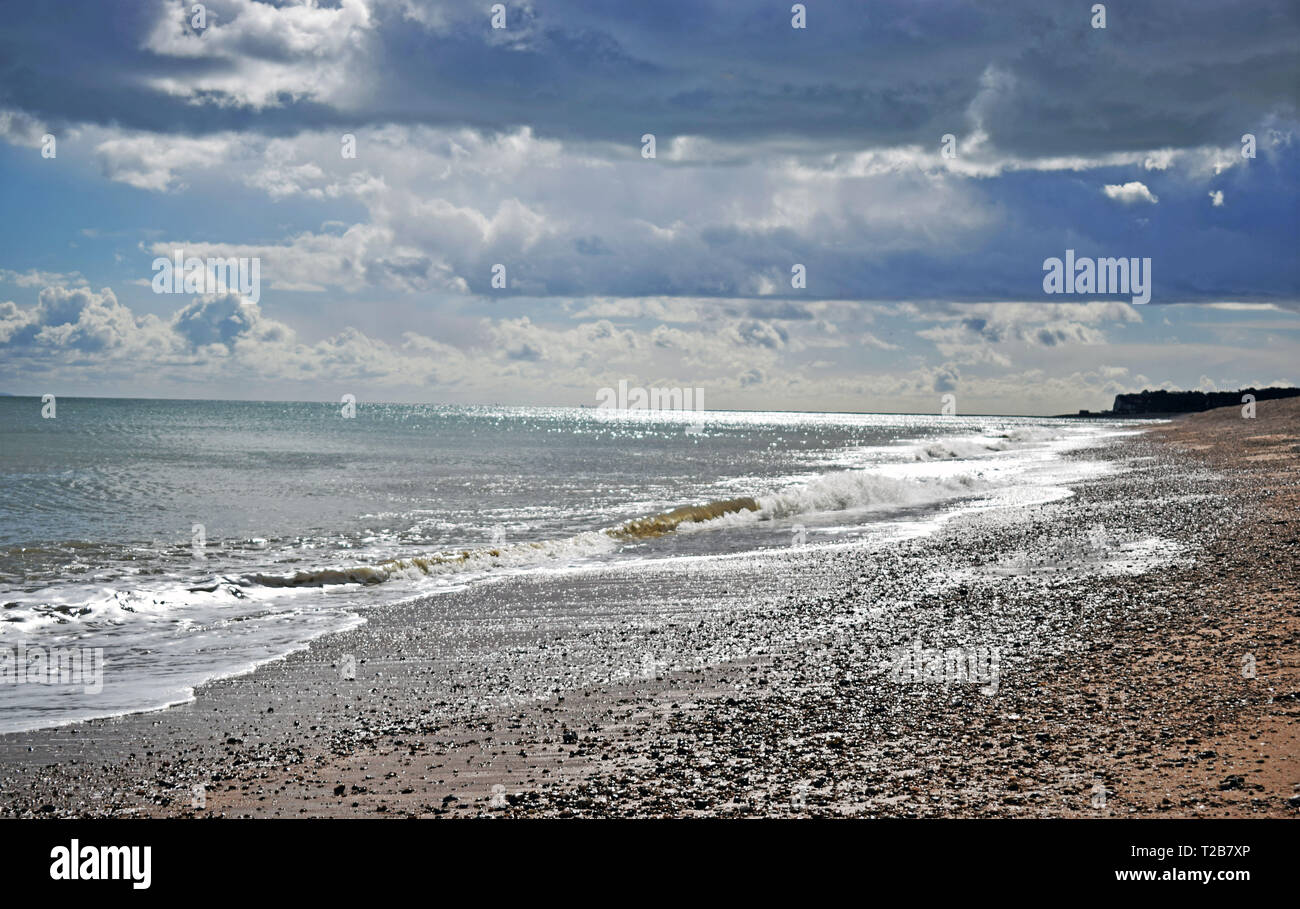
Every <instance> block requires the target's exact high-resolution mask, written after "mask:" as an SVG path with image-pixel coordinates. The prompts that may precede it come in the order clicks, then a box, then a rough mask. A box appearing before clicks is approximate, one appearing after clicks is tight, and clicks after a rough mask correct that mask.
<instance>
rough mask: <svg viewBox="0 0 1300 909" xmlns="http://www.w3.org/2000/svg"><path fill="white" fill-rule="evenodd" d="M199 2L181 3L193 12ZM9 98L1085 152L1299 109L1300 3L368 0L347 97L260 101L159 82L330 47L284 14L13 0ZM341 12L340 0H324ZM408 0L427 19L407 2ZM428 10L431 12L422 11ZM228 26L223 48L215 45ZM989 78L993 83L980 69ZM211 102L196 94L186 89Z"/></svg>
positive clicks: (1216, 137)
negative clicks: (500, 7) (190, 29)
mask: <svg viewBox="0 0 1300 909" xmlns="http://www.w3.org/2000/svg"><path fill="white" fill-rule="evenodd" d="M189 5H190V4H188V3H187V4H185V6H186V8H188V7H189ZM5 6H6V8H5V10H4V16H5V21H6V27H5V29H4V30H3V31H2V32H0V106H6V107H9V108H13V109H17V110H21V111H25V112H27V113H30V114H33V115H35V116H38V117H40V118H41V119H43V120H45V121H46V122H49V123H51V124H54V125H55V126H59V125H68V124H75V123H81V122H86V123H98V124H115V125H118V126H122V127H126V128H133V129H143V130H151V131H157V132H178V133H185V134H190V135H193V134H199V133H206V132H211V131H218V130H253V131H257V132H262V133H266V134H276V135H283V134H291V133H294V132H296V131H299V130H301V129H304V128H319V127H326V126H350V127H360V126H364V125H373V124H380V123H427V124H438V125H468V126H473V127H477V128H484V129H489V130H507V129H511V128H514V127H516V126H518V125H521V124H529V125H531V126H532V127H533V128H534V130H535V131H536V132H537V134H538V135H542V136H554V137H559V138H565V139H571V138H583V139H600V140H614V141H618V142H628V143H635V142H636V141H637V140H638V139H639V137H640V136H641V134H642V133H644V132H654V133H656V134H657V135H660V136H673V135H700V136H707V137H715V138H721V139H728V140H749V141H759V140H776V139H787V140H788V139H792V138H793V139H797V140H800V141H820V142H826V143H832V144H833V143H844V144H851V145H862V144H884V145H890V144H902V143H917V142H920V143H924V144H926V145H931V144H935V143H936V142H937V141H938V137H939V136H940V135H942V134H943V133H947V132H951V133H954V134H958V135H961V134H963V133H966V132H968V131H969V130H971V129H972V128H973V127H974V126H975V125H976V124H975V123H973V122H972V120H971V117H972V116H974V117H977V118H978V119H979V120H980V121H981V124H982V126H983V128H984V130H986V131H987V132H988V133H989V135H990V136H991V137H992V142H993V143H994V144H995V145H996V146H997V147H998V148H1000V149H1003V150H1005V151H1008V152H1012V153H1016V154H1021V155H1041V154H1073V155H1078V154H1089V153H1097V152H1102V151H1111V150H1125V149H1134V148H1151V147H1164V146H1172V147H1185V146H1193V145H1201V144H1217V145H1222V144H1224V143H1225V142H1227V141H1231V140H1232V139H1234V138H1236V137H1237V136H1239V135H1240V134H1241V132H1243V131H1244V128H1245V126H1249V125H1250V124H1252V123H1255V122H1257V121H1258V120H1259V119H1260V118H1262V117H1265V116H1267V115H1268V114H1270V113H1276V114H1279V115H1281V116H1284V117H1294V115H1295V112H1296V109H1297V91H1298V89H1297V86H1298V85H1300V63H1298V59H1300V57H1298V55H1297V54H1296V51H1295V48H1296V45H1297V38H1298V37H1300V4H1296V3H1294V2H1292V0H1254V2H1247V3H1243V4H1231V5H1230V4H1226V3H1222V2H1205V0H1192V2H1179V3H1168V2H1159V3H1157V2H1137V3H1128V2H1126V3H1111V4H1109V5H1108V21H1107V28H1106V29H1104V30H1100V29H1093V28H1092V27H1091V26H1090V24H1089V19H1090V18H1091V13H1090V11H1089V7H1090V6H1091V4H1089V3H1085V2H1078V3H1052V4H1043V3H1041V2H1010V3H1007V2H1004V3H998V4H981V5H979V6H978V7H977V6H976V5H974V4H958V3H952V2H936V3H926V4H917V3H915V2H914V0H898V2H881V3H866V4H858V3H849V4H819V3H809V4H807V6H808V7H809V9H808V28H807V29H806V30H794V29H791V28H790V12H789V7H790V4H789V3H784V2H783V3H771V2H763V3H757V2H747V3H741V2H735V0H728V2H701V0H690V2H678V0H671V2H656V3H603V4H592V3H584V2H576V0H555V2H545V3H538V4H534V5H532V6H531V7H530V8H529V9H530V10H531V14H530V13H529V11H528V10H525V9H523V8H521V7H517V6H513V5H510V4H507V6H508V8H509V11H508V21H509V24H510V29H508V30H507V31H505V32H500V31H494V30H492V29H491V28H490V27H489V25H488V12H487V7H488V4H486V3H459V2H458V3H450V4H421V3H416V2H413V3H410V4H405V3H398V2H386V0H378V2H374V3H372V4H369V5H368V9H367V11H366V13H367V15H366V23H365V26H364V27H363V28H360V29H358V34H357V40H356V41H355V42H352V43H350V44H349V46H348V49H347V53H346V55H344V54H343V53H342V52H340V53H339V54H338V59H337V62H338V63H339V65H340V66H343V67H344V69H345V72H344V73H343V74H342V75H343V77H344V82H345V83H346V84H347V86H348V91H347V93H346V100H343V95H338V96H336V97H333V98H325V97H323V95H319V94H318V95H316V96H313V95H312V94H311V91H310V89H311V86H310V85H304V86H303V89H304V91H305V92H306V93H305V94H304V93H300V94H298V96H297V97H296V99H295V98H294V97H291V96H290V94H289V93H287V92H286V93H284V94H283V95H281V96H280V97H279V102H280V103H279V104H278V105H277V106H273V107H263V108H261V109H255V108H254V107H251V106H249V105H247V104H244V103H242V101H243V100H244V99H240V98H238V97H232V96H231V95H230V94H229V93H226V92H222V91H219V90H212V91H207V92H204V93H201V94H192V95H184V94H181V95H177V94H166V93H164V92H163V91H161V90H160V89H158V88H157V87H156V86H157V82H158V80H162V79H168V80H172V82H173V83H175V84H179V85H182V86H183V85H186V84H198V83H199V82H200V81H201V80H203V79H208V78H212V77H214V76H222V75H229V76H235V77H237V76H239V75H241V74H250V75H249V77H250V78H255V76H254V75H252V74H253V73H255V72H257V71H258V69H257V68H258V67H267V66H287V67H292V66H294V65H297V64H305V63H319V64H322V65H329V64H330V62H331V61H330V56H329V54H328V53H325V52H323V51H322V48H321V47H320V46H317V45H313V44H312V43H311V42H310V41H307V42H303V41H296V40H291V39H290V37H285V36H283V35H282V32H283V31H284V29H283V28H279V27H271V28H268V29H247V28H245V29H242V30H240V29H237V28H236V26H238V25H239V18H240V17H241V16H251V15H252V13H251V12H250V11H249V8H246V7H244V6H243V5H242V4H238V3H233V2H223V0H214V2H211V3H209V4H208V9H209V11H210V16H211V24H210V29H209V35H205V38H204V40H207V39H208V37H209V36H210V35H211V34H213V30H215V29H232V30H233V31H232V33H235V34H237V39H236V40H230V41H226V42H225V43H223V44H221V50H222V52H221V54H220V55H215V56H180V55H168V54H166V53H159V52H155V51H152V50H148V49H146V44H147V38H148V36H150V35H151V34H152V33H153V32H154V31H155V29H156V27H157V25H158V22H159V21H160V19H163V18H165V17H171V18H177V19H178V18H179V17H180V16H181V7H180V6H179V5H174V4H168V3H165V2H163V0H147V2H139V0H108V2H105V0H67V2H59V3H38V2H32V3H16V2H8V3H6V4H5ZM322 6H328V7H335V6H337V4H322ZM410 10H413V11H414V15H408V11H410ZM422 20H423V21H422ZM214 43H215V42H214ZM990 72H991V73H993V74H994V75H993V76H992V77H990V76H989V73H990ZM196 102H197V103H196Z"/></svg>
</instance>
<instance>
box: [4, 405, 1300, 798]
mask: <svg viewBox="0 0 1300 909" xmlns="http://www.w3.org/2000/svg"><path fill="white" fill-rule="evenodd" d="M1257 408H1258V409H1257V417H1256V419H1253V420H1246V419H1242V417H1241V414H1240V412H1239V409H1238V408H1225V409H1223V410H1221V411H1211V412H1208V413H1205V414H1197V415H1194V416H1191V417H1188V418H1185V419H1180V420H1178V421H1176V422H1174V423H1172V424H1168V425H1166V426H1162V427H1159V428H1157V429H1154V430H1152V431H1149V432H1147V433H1145V434H1143V435H1141V436H1138V437H1132V438H1128V439H1124V440H1121V441H1118V442H1115V443H1112V444H1108V445H1106V446H1104V447H1102V448H1097V449H1089V450H1086V451H1083V452H1080V453H1077V454H1076V455H1073V457H1076V458H1079V459H1081V460H1094V459H1104V460H1120V461H1123V462H1126V463H1127V464H1128V466H1129V468H1130V469H1128V470H1127V471H1125V472H1122V473H1119V474H1117V475H1113V476H1099V477H1097V478H1094V479H1089V480H1084V481H1080V482H1079V483H1077V484H1075V485H1073V487H1072V488H1073V489H1074V492H1075V495H1074V496H1073V497H1072V498H1071V499H1068V500H1063V501H1058V502H1052V503H1048V504H1044V505H1037V506H1030V507H1027V508H1021V509H1002V510H994V511H987V512H983V513H976V514H970V515H962V516H959V517H956V518H953V519H952V520H950V521H948V522H947V523H946V524H945V525H944V526H943V527H942V528H941V529H940V530H939V531H938V532H937V533H936V534H935V535H933V536H929V537H925V538H920V539H915V540H911V541H908V542H905V543H902V544H898V545H894V546H891V547H889V548H886V549H879V550H867V549H862V548H851V547H842V548H830V549H820V548H819V549H809V548H793V549H790V550H788V551H786V552H783V553H780V554H778V555H777V558H778V559H779V563H780V564H779V566H778V568H777V570H772V567H771V564H770V559H765V560H763V561H762V562H761V566H762V567H761V570H760V568H759V567H758V566H759V564H760V563H756V562H753V561H750V560H746V559H744V558H734V559H725V560H719V561H718V562H716V563H714V562H711V561H701V562H692V561H689V560H688V561H674V562H669V563H665V564H662V565H651V566H645V567H641V568H638V569H636V570H635V572H634V574H633V576H631V577H629V574H628V570H627V569H624V568H620V569H602V570H593V571H588V572H583V573H580V574H576V575H558V576H557V575H550V576H547V575H539V576H536V577H532V578H528V579H515V580H510V581H502V582H499V583H495V584H488V585H482V586H479V587H476V588H472V589H469V590H466V591H461V592H458V593H453V594H448V595H445V596H442V597H436V598H432V599H429V600H424V601H420V602H416V603H410V604H397V605H391V606H385V607H380V608H377V609H373V610H369V611H367V613H366V617H367V619H368V621H367V623H366V624H365V625H363V626H361V627H360V628H357V629H354V630H352V631H348V632H344V633H341V634H337V635H331V636H328V637H326V638H322V639H319V640H317V641H316V642H314V643H313V644H312V646H311V647H310V648H309V649H308V650H305V651H303V652H300V653H297V654H294V655H293V656H291V657H289V658H287V659H285V660H282V661H279V662H276V663H273V664H269V665H267V666H263V667H261V668H259V669H258V670H257V671H255V672H253V673H251V674H249V675H246V676H243V677H240V678H236V679H227V680H224V681H221V682H217V683H214V684H211V685H207V686H204V687H203V688H201V689H199V691H198V692H197V699H196V700H195V701H194V702H193V703H191V704H188V705H185V706H182V707H178V708H172V709H169V710H166V711H159V712H156V713H152V714H142V715H134V716H129V717H124V718H120V719H116V720H111V721H95V722H91V723H80V724H76V725H73V726H68V727H63V728H60V729H53V730H43V731H39V732H35V733H25V734H11V735H5V736H0V813H3V814H4V815H10V816H13V815H17V816H33V815H34V816H47V817H48V816H103V815H113V816H121V815H133V814H134V815H163V816H171V815H186V816H245V815H251V816H307V815H312V816H317V815H328V816H349V815H362V816H376V815H388V816H410V815H415V816H441V817H467V816H481V815H494V816H583V817H590V816H624V815H630V816H682V815H710V816H712V815H727V816H732V815H755V816H781V817H796V816H818V815H836V816H838V815H849V816H862V817H872V816H890V817H897V816H904V817H911V816H962V817H985V816H1063V815H1064V816H1069V815H1077V816H1090V817H1091V816H1101V817H1107V816H1112V817H1113V816H1197V815H1204V816H1272V817H1293V816H1295V815H1296V813H1297V810H1300V788H1298V787H1300V738H1298V734H1300V725H1297V718H1298V717H1300V666H1298V659H1297V645H1298V644H1300V568H1298V567H1297V565H1298V564H1300V507H1298V506H1300V501H1298V499H1300V486H1298V485H1297V480H1298V479H1300V472H1298V471H1297V463H1298V462H1300V401H1296V400H1290V401H1268V402H1261V403H1260V404H1258V405H1257ZM647 589H654V590H655V591H656V597H657V599H658V598H659V597H664V596H665V595H666V596H667V599H668V605H666V606H664V605H656V606H655V607H654V608H653V609H651V608H650V607H648V606H646V604H645V603H644V597H643V596H642V595H641V591H644V590H647ZM593 603H599V604H601V607H600V608H601V609H602V610H603V611H604V612H603V613H602V614H601V615H596V614H595V613H593V611H592V609H593V607H592V605H591V604H593ZM503 604H513V605H512V606H511V607H510V608H513V609H516V610H517V609H519V608H525V609H532V610H535V612H536V617H537V620H536V622H535V623H533V624H532V625H530V626H529V627H530V628H531V630H530V631H528V632H527V633H521V632H520V631H518V627H517V625H515V626H511V628H513V629H514V630H512V631H510V632H509V633H506V632H502V633H501V634H500V635H499V636H498V637H496V638H492V637H491V628H492V623H491V621H490V620H489V621H485V620H483V619H482V618H481V617H482V616H489V617H491V616H493V615H497V614H500V612H501V610H502V609H504V608H506V607H505V606H504V605H503ZM520 604H524V605H523V606H522V607H521V606H520ZM430 609H436V610H442V611H444V612H445V613H446V614H450V615H453V616H457V615H463V616H464V617H465V621H466V622H469V621H476V622H479V623H481V624H484V627H485V629H486V630H485V631H484V635H485V636H484V638H483V642H482V643H483V648H482V649H479V650H477V651H475V652H473V653H470V652H463V651H461V650H459V649H452V650H448V648H447V646H446V642H444V641H442V640H439V639H438V636H437V635H436V634H434V633H433V632H431V631H430V628H429V626H428V625H427V624H422V622H421V616H422V614H423V615H427V610H430ZM611 612H612V613H613V614H614V615H615V616H616V617H617V620H616V621H611V620H610V618H609V613H611ZM502 627H503V628H504V627H505V626H504V625H503V626H502ZM913 645H915V646H917V647H920V648H922V650H923V651H925V652H935V653H941V652H945V651H957V652H963V653H970V652H982V653H987V652H989V651H990V650H996V652H997V653H998V655H999V659H998V672H997V678H996V683H995V684H989V683H988V682H989V680H988V679H987V678H984V679H979V680H977V681H974V682H972V681H960V680H958V681H952V680H948V681H944V680H935V679H931V680H929V681H927V680H925V679H914V678H909V677H907V676H906V675H903V676H900V675H899V674H898V673H896V672H895V673H891V672H889V671H887V667H888V665H889V663H890V661H891V660H893V659H894V658H895V657H896V655H897V650H896V648H899V647H911V646H913ZM353 661H354V662H355V678H347V677H346V676H347V675H349V673H348V672H347V671H345V669H346V668H347V667H350V666H351V665H352V662H353ZM575 666H576V667H584V668H583V669H581V671H579V670H578V669H575V668H574V667H575ZM593 666H594V667H596V668H597V670H598V671H596V672H594V673H593V672H592V670H591V667H593ZM602 679H605V681H602ZM608 679H613V681H608ZM196 785H201V786H202V787H203V789H202V790H201V792H202V807H195V805H196V798H195V790H194V788H193V787H194V786H196Z"/></svg>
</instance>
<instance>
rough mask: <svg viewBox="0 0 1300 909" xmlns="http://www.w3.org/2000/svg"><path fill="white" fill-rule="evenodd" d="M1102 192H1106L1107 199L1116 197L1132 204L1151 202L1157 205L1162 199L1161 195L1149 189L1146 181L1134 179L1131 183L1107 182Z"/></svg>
mask: <svg viewBox="0 0 1300 909" xmlns="http://www.w3.org/2000/svg"><path fill="white" fill-rule="evenodd" d="M1102 192H1104V193H1105V194H1106V198H1107V199H1114V200H1116V201H1117V202H1123V203H1124V204H1125V205H1132V204H1133V203H1135V202H1149V203H1150V204H1152V205H1155V204H1156V203H1157V202H1159V201H1160V199H1159V197H1157V196H1156V195H1155V194H1153V193H1152V192H1151V190H1149V189H1147V187H1146V184H1145V183H1140V182H1139V181H1137V180H1134V181H1133V182H1131V183H1124V184H1122V185H1121V184H1117V183H1111V184H1107V185H1106V186H1105V187H1104V188H1103V189H1102Z"/></svg>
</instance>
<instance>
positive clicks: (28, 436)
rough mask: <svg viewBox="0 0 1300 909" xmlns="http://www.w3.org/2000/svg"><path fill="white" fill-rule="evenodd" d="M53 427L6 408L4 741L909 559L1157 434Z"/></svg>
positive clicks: (234, 424) (765, 422) (975, 420)
mask: <svg viewBox="0 0 1300 909" xmlns="http://www.w3.org/2000/svg"><path fill="white" fill-rule="evenodd" d="M49 410H50V409H49V408H47V407H45V406H44V405H43V404H42V401H41V399H39V398H26V397H6V398H0V477H2V478H3V487H4V495H3V498H0V732H15V731H22V730H30V729H35V728H41V727H47V726H55V725H61V724H65V723H69V722H74V721H77V720H83V719H89V718H92V717H104V716H114V715H121V714H124V713H131V712H136V711H142V710H151V709H158V708H161V707H165V706H168V705H172V704H177V703H182V702H184V701H186V700H189V699H191V698H192V696H193V690H194V688H195V687H196V686H197V685H199V684H201V683H203V682H205V681H208V680H212V679H219V678H224V677H229V676H233V675H238V674H241V673H245V672H248V671H250V670H251V669H253V668H255V667H257V666H258V665H260V664H262V663H264V662H266V661H269V660H275V659H280V658H283V657H284V656H286V655H287V654H290V653H292V652H294V651H295V650H299V649H302V648H303V647H306V646H308V645H309V644H310V642H311V641H312V640H313V639H315V638H317V637H319V636H320V635H324V634H329V633H331V632H337V631H340V630H343V629H346V628H350V627H354V626H356V625H358V624H360V623H362V622H364V621H365V617H366V612H367V610H368V609H370V608H372V607H373V606H375V605H376V604H381V603H388V602H393V601H398V600H403V601H416V600H421V599H422V598H428V602H431V603H432V602H436V600H435V599H434V598H436V597H437V596H438V595H439V594H444V593H447V592H449V591H455V590H460V589H463V588H465V587H466V586H468V585H474V584H491V583H500V582H501V581H502V580H504V579H507V578H511V577H514V576H518V575H522V574H528V573H539V572H544V573H550V574H556V573H564V572H581V571H586V570H590V569H591V568H592V566H601V565H611V564H630V563H635V562H645V561H648V560H657V559H669V558H681V557H683V556H690V557H692V558H695V559H710V558H726V557H732V556H734V555H735V554H737V553H749V554H751V555H752V556H753V558H754V560H756V561H755V563H756V564H760V565H761V563H762V559H763V557H764V554H765V553H775V552H779V551H783V550H785V549H787V548H789V547H792V546H802V547H818V546H865V545H871V546H888V545H891V544H893V543H895V542H897V541H900V540H905V539H908V538H911V537H915V536H917V535H922V534H927V533H932V532H934V530H935V528H936V527H938V526H940V525H941V524H942V522H943V521H944V520H947V519H948V518H949V517H951V516H952V515H954V514H960V513H962V512H963V511H968V510H971V509H987V508H1017V507H1024V506H1025V505H1029V504H1034V503H1040V502H1047V501H1052V500H1054V499H1059V498H1063V497H1067V496H1069V495H1070V491H1069V489H1068V484H1069V483H1070V482H1072V481H1074V480H1077V479H1078V478H1080V477H1081V476H1083V475H1085V474H1087V473H1088V472H1089V471H1097V470H1101V469H1104V465H1102V464H1101V463H1099V462H1097V461H1095V460H1087V459H1070V458H1066V457H1064V455H1065V454H1066V453H1067V452H1068V451H1070V450H1072V449H1077V448H1080V447H1086V446H1090V445H1096V444H1099V443H1100V442H1101V441H1103V440H1104V439H1106V438H1108V437H1112V436H1115V435H1119V434H1123V433H1125V432H1127V431H1130V430H1131V426H1132V424H1131V423H1125V422H1122V421H1110V420H1104V419H1095V420H1076V419H1061V418H1039V417H1004V416H943V415H938V414H849V413H781V412H771V413H764V412H752V411H743V412H742V411H734V412H733V411H707V412H697V411H652V410H622V411H619V410H604V409H599V408H590V407H498V406H480V407H461V406H435V405H422V404H378V403H375V404H368V403H361V404H356V405H354V407H351V408H350V407H348V406H346V405H340V404H336V403H320V402H265V401H201V400H140V399H112V398H71V397H69V398H62V397H61V398H59V399H57V408H56V410H55V411H54V412H53V414H52V415H48V416H43V412H46V413H48V412H49ZM655 596H656V593H655V591H653V590H647V591H645V593H644V597H645V598H646V600H647V601H648V602H649V604H650V608H653V600H654V597H655ZM435 620H436V617H435V616H434V615H433V611H432V610H431V615H430V621H435ZM74 654H75V655H76V656H77V659H78V660H79V662H76V663H68V664H64V665H63V666H62V668H63V670H64V671H65V674H64V677H63V680H62V681H56V682H55V683H53V684H51V683H50V675H49V672H48V668H49V666H50V665H51V664H53V666H54V667H55V669H56V670H57V669H58V668H59V666H60V664H59V660H60V659H61V658H62V657H64V656H67V657H68V659H69V660H71V659H72V656H73V655H74ZM96 659H98V660H100V661H101V662H100V663H98V664H96V663H95V660H96ZM42 661H44V662H42ZM69 665H71V666H73V668H74V669H75V668H77V667H79V668H80V669H81V670H83V672H82V676H81V677H75V676H76V674H75V672H73V673H72V676H69V675H68V673H67V670H68V667H69ZM93 665H100V666H101V667H102V677H101V679H100V682H99V683H98V684H95V683H93V682H91V681H88V676H89V669H88V667H91V666H93ZM42 667H45V668H44V669H43V668H42ZM41 673H45V674H44V675H41ZM56 675H57V673H56Z"/></svg>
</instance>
